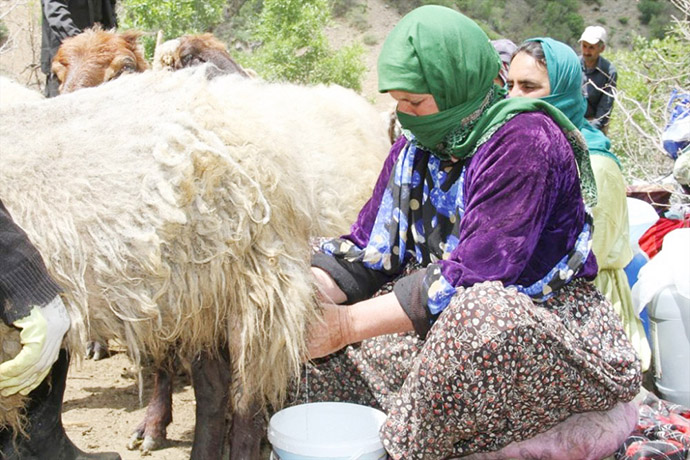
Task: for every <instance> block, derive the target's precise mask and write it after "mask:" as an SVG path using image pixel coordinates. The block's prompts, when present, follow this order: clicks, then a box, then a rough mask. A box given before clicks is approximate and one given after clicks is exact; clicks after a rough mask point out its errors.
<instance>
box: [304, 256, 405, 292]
mask: <svg viewBox="0 0 690 460" xmlns="http://www.w3.org/2000/svg"><path fill="white" fill-rule="evenodd" d="M311 264H312V266H314V267H318V268H320V269H322V270H324V271H325V272H327V273H328V274H329V275H331V278H333V280H334V281H335V283H336V284H337V285H338V287H339V288H340V289H342V291H343V292H344V293H345V295H346V296H347V301H346V304H348V305H350V304H353V303H357V302H359V301H361V300H365V299H368V298H369V297H371V296H373V295H374V294H375V293H376V291H378V290H379V289H380V288H381V286H383V285H384V284H385V283H387V282H388V281H391V280H392V279H393V278H395V276H392V275H387V274H385V273H383V272H380V271H378V270H372V269H370V268H367V267H365V266H364V265H363V264H361V263H358V262H348V261H347V260H344V259H341V258H336V257H332V256H329V255H328V254H324V253H322V252H317V253H316V254H314V255H313V256H312V259H311Z"/></svg>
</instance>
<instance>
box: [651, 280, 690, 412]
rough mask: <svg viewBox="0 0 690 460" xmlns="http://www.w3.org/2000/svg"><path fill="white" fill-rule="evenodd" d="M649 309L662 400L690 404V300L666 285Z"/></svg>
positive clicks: (657, 382) (656, 371)
mask: <svg viewBox="0 0 690 460" xmlns="http://www.w3.org/2000/svg"><path fill="white" fill-rule="evenodd" d="M647 310H648V311H649V329H650V333H651V339H652V352H653V353H654V361H655V363H654V365H655V367H654V379H655V382H656V386H657V388H658V389H659V392H660V393H661V396H662V397H663V399H666V400H668V401H671V402H674V403H677V404H682V405H683V406H686V407H690V299H688V298H687V297H685V296H683V295H681V294H680V293H679V292H678V289H677V288H676V287H675V286H671V287H666V288H663V289H662V290H661V291H659V292H658V293H657V294H656V296H655V297H654V299H653V300H652V302H651V303H650V304H649V305H647Z"/></svg>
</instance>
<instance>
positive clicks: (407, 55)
mask: <svg viewBox="0 0 690 460" xmlns="http://www.w3.org/2000/svg"><path fill="white" fill-rule="evenodd" d="M500 66H501V62H500V59H499V56H498V54H497V53H496V51H495V50H494V48H493V46H492V45H491V43H490V41H489V39H488V37H487V36H486V34H485V33H484V32H483V31H482V30H481V28H479V26H477V24H475V23H474V22H473V21H472V20H470V19H468V18H467V17H465V16H463V15H462V14H460V13H458V12H456V11H454V10H451V9H448V8H444V7H440V6H424V7H420V8H418V9H415V10H414V11H412V12H411V13H409V14H407V15H406V16H405V17H404V18H403V19H402V20H401V21H400V22H399V23H398V24H397V25H396V26H395V28H394V29H393V30H392V31H391V33H390V34H389V35H388V37H387V39H386V41H385V42H384V44H383V47H382V50H381V54H380V57H379V60H378V78H379V91H381V92H386V93H389V94H390V95H391V96H392V97H393V98H394V99H395V100H396V101H397V113H398V116H399V119H400V122H401V124H402V126H403V128H404V129H405V135H404V136H401V137H400V138H399V139H398V140H397V141H396V143H395V144H394V145H393V147H392V148H391V150H390V153H389V156H388V158H387V159H386V161H385V163H384V165H383V167H382V170H381V173H380V175H379V179H378V181H377V183H376V185H375V187H374V190H373V193H372V196H371V198H370V200H369V201H368V202H367V204H366V205H365V206H364V208H363V209H362V210H361V212H360V214H359V217H358V219H357V221H356V222H354V224H353V225H352V227H351V233H350V234H349V235H346V236H344V237H341V238H337V239H332V240H327V241H325V242H323V243H322V244H321V247H320V251H319V252H318V253H317V254H315V256H314V257H313V260H312V265H313V273H314V276H315V279H316V282H317V285H318V286H319V292H320V296H321V303H322V307H323V318H315V319H314V321H313V322H312V324H311V326H310V329H309V354H310V357H311V358H312V359H316V358H322V359H319V360H318V361H316V362H313V363H310V364H308V365H307V369H306V372H307V375H306V376H305V378H304V381H303V382H302V385H301V386H300V388H301V391H300V392H299V395H298V397H301V398H305V399H306V398H308V399H309V400H310V401H346V402H355V403H359V404H366V405H371V406H374V407H378V408H381V409H382V410H383V411H384V412H386V415H387V419H386V421H385V422H384V424H383V426H382V427H381V431H380V437H381V440H382V442H383V445H384V447H385V448H386V450H387V451H388V453H389V454H390V456H391V457H392V458H394V459H400V458H405V459H437V458H438V459H441V458H453V457H461V456H466V455H469V454H472V453H478V452H496V451H499V450H500V449H502V448H503V449H508V448H511V446H515V445H516V444H520V443H521V442H523V441H524V442H529V440H530V439H536V438H538V437H539V436H541V435H540V433H545V432H548V430H550V429H555V428H556V427H559V426H563V424H564V423H565V424H567V423H569V421H571V420H572V419H573V417H576V416H577V414H579V413H597V414H602V413H603V414H604V419H605V420H610V419H609V418H608V416H607V415H606V414H608V413H607V412H601V411H609V410H613V409H612V408H615V407H618V405H619V404H621V402H624V401H630V400H631V399H632V398H633V397H634V396H635V394H636V393H637V392H638V389H639V386H640V379H641V377H640V368H639V361H638V358H637V356H636V354H635V352H634V350H633V349H632V347H631V345H630V342H629V341H628V339H627V337H626V336H625V333H624V332H623V329H622V326H621V323H620V320H619V318H618V316H617V315H616V313H615V312H614V311H613V309H612V307H611V304H610V303H609V302H608V301H607V300H606V299H605V297H604V296H603V295H602V294H601V293H600V292H599V291H598V290H597V289H596V287H595V286H594V285H593V284H592V283H591V282H590V280H592V279H594V277H595V276H596V274H597V263H596V259H595V257H594V256H593V254H592V253H591V251H590V244H591V226H590V222H591V221H590V218H589V217H588V213H587V209H586V206H585V201H586V202H588V203H591V204H594V202H595V201H596V186H595V184H594V179H593V176H592V172H591V167H590V165H589V154H588V153H587V149H586V146H585V145H584V143H583V141H582V137H581V136H580V134H579V132H578V131H577V129H576V127H575V126H574V125H573V124H572V123H571V122H570V120H568V119H567V117H565V116H564V115H563V114H562V113H561V112H559V111H558V110H555V109H554V108H553V107H552V106H550V105H549V104H546V103H544V102H543V101H540V100H538V99H526V98H513V99H505V91H504V90H503V89H502V88H501V87H499V86H497V85H496V84H495V83H494V78H496V76H497V75H498V71H499V68H500ZM305 385H306V389H305ZM631 417H632V421H631V423H632V426H634V422H635V420H636V413H635V411H634V409H633V413H632V415H631ZM629 421H630V420H629ZM602 425H603V426H607V425H606V424H605V423H603V424H600V423H592V422H589V423H587V422H583V423H582V424H580V426H579V428H580V429H577V430H576V429H569V430H567V431H566V434H567V435H570V434H576V436H575V437H574V438H572V442H571V441H568V444H567V445H565V444H563V443H561V444H560V448H561V449H562V451H563V452H566V453H567V454H568V455H571V457H570V458H593V457H590V453H589V452H584V451H581V450H578V449H583V448H586V447H587V446H591V443H590V440H591V439H597V440H598V439H599V438H601V437H602V430H601V426H602ZM632 426H630V425H629V424H628V433H629V430H631V429H632ZM571 428H572V427H571ZM605 431H606V430H605ZM625 435H627V433H625ZM563 439H565V438H563ZM568 439H570V438H568ZM623 439H624V438H623ZM623 439H620V440H619V442H622V440H623ZM506 446H507V447H506ZM615 447H616V446H614V447H613V450H615ZM569 449H572V450H569ZM613 450H610V452H609V454H610V453H612V452H613ZM502 452H503V454H505V455H508V457H510V456H511V455H512V456H513V457H515V456H516V455H517V456H518V457H519V455H518V454H515V453H506V451H505V450H503V451H502ZM509 452H513V451H509ZM609 454H607V455H609Z"/></svg>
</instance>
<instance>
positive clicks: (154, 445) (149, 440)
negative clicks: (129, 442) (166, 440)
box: [139, 436, 162, 455]
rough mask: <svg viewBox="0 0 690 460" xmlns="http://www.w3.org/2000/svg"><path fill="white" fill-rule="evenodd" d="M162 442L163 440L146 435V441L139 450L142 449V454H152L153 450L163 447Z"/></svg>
mask: <svg viewBox="0 0 690 460" xmlns="http://www.w3.org/2000/svg"><path fill="white" fill-rule="evenodd" d="M161 444H162V443H161V442H159V441H158V440H156V439H154V438H153V437H151V436H145V437H144V442H142V443H141V447H140V448H139V450H141V454H142V455H150V454H151V451H152V450H156V449H158V448H159V447H161Z"/></svg>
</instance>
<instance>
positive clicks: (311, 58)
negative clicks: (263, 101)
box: [238, 0, 366, 91]
mask: <svg viewBox="0 0 690 460" xmlns="http://www.w3.org/2000/svg"><path fill="white" fill-rule="evenodd" d="M327 6H328V4H327V0H264V2H263V9H262V10H261V13H260V16H259V19H258V22H257V24H256V30H255V34H254V35H253V39H254V40H256V41H258V42H260V43H261V45H260V46H259V47H258V48H257V49H256V50H255V51H254V52H253V53H251V54H243V55H240V56H238V59H239V60H240V62H242V64H243V65H246V66H248V67H251V68H253V69H254V70H256V72H257V73H258V74H259V75H261V76H262V77H263V78H265V79H266V80H269V81H291V82H298V83H306V84H315V83H337V84H340V85H342V86H345V87H348V88H352V89H355V90H358V91H359V90H360V89H361V86H362V83H361V80H362V76H363V75H364V71H365V70H366V68H365V66H364V63H363V55H364V48H363V47H362V45H361V44H354V45H350V46H345V47H342V48H340V49H338V50H333V49H331V48H330V46H329V44H328V40H327V37H326V35H325V33H324V27H326V25H327V24H328V23H329V21H330V19H331V16H330V12H329V10H328V8H327Z"/></svg>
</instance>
